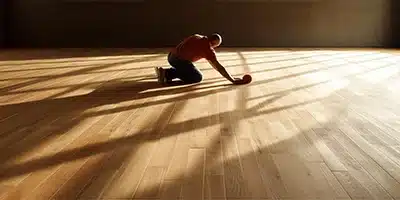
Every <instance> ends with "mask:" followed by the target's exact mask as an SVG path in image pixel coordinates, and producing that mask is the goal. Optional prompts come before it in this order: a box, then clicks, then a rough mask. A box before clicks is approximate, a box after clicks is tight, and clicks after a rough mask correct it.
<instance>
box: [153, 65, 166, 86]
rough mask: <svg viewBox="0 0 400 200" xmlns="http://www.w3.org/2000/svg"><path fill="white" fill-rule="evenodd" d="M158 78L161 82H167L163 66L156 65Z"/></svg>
mask: <svg viewBox="0 0 400 200" xmlns="http://www.w3.org/2000/svg"><path fill="white" fill-rule="evenodd" d="M154 70H155V71H156V74H157V79H158V82H159V83H160V84H165V71H164V70H163V69H162V68H161V67H155V68H154Z"/></svg>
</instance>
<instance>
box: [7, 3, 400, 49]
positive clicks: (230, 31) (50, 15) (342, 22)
mask: <svg viewBox="0 0 400 200" xmlns="http://www.w3.org/2000/svg"><path fill="white" fill-rule="evenodd" d="M66 1H68V0H35V1H32V0H13V4H12V10H11V11H12V13H13V14H12V16H13V18H12V22H11V23H10V24H11V26H10V27H11V29H10V35H11V36H12V37H11V41H12V43H13V44H14V45H17V46H47V47H162V46H171V45H175V44H176V43H177V42H179V40H180V39H182V38H183V37H185V36H187V35H189V34H192V33H201V34H207V33H212V32H219V33H221V34H222V35H223V37H224V45H225V46H268V47H282V46H292V47H295V46H345V47H354V46H357V47H360V46H361V47H364V46H367V47H379V46H387V45H388V44H391V42H392V40H393V37H394V36H393V34H392V32H391V29H390V26H391V23H392V21H391V15H390V12H389V11H390V9H391V7H390V5H391V4H390V3H391V2H390V1H391V0H169V1H167V0H131V2H129V0H108V1H109V2H107V1H106V0H102V2H88V3H76V2H66ZM75 1H79V0H75ZM81 1H87V0H81ZM262 1H264V2H262ZM394 1H396V0H394ZM112 2H114V3H112Z"/></svg>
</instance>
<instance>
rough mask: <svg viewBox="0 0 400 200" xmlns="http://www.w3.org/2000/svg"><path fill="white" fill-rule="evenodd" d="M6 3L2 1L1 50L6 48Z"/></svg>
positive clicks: (0, 9) (0, 15)
mask: <svg viewBox="0 0 400 200" xmlns="http://www.w3.org/2000/svg"><path fill="white" fill-rule="evenodd" d="M5 11H6V3H5V0H2V1H0V48H2V47H4V46H5V33H6V25H5V22H6V19H5V18H6V14H5Z"/></svg>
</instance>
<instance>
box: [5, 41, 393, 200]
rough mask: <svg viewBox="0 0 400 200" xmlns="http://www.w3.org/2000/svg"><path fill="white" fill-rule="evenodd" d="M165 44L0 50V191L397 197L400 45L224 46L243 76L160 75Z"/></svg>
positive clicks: (69, 196)
mask: <svg viewBox="0 0 400 200" xmlns="http://www.w3.org/2000/svg"><path fill="white" fill-rule="evenodd" d="M166 53H167V52H166V51H160V52H158V51H155V52H154V51H150V50H146V51H144V50H142V51H140V52H139V51H135V50H123V49H122V50H121V49H117V50H79V49H71V50H42V51H40V50H32V51H29V50H26V51H22V50H21V51H15V50H14V51H7V52H2V53H0V60H1V61H0V148H1V150H0V199H1V200H6V199H7V200H8V199H12V200H17V199H18V200H19V199H32V200H41V199H60V200H74V199H165V200H174V199H189V200H198V199H199V200H200V199H204V200H211V199H213V200H239V199H243V200H244V199H246V200H250V199H251V200H253V199H254V200H259V199H281V200H300V199H301V200H312V199H320V200H333V199H341V200H348V199H376V200H386V199H398V200H400V107H399V99H400V79H399V78H400V77H399V75H400V74H399V73H400V52H399V51H389V50H379V49H364V50H359V49H358V50H357V49H319V50H317V49H247V50H246V49H242V50H240V49H225V50H221V51H219V52H218V57H219V58H220V61H221V63H222V64H223V65H225V66H226V67H227V69H228V71H229V72H230V73H232V74H234V75H236V76H241V75H242V74H243V73H251V74H252V76H253V82H252V83H251V84H249V85H242V86H234V85H231V84H230V83H229V82H228V81H226V80H225V79H223V78H221V76H220V75H219V74H218V73H217V72H216V71H214V70H213V69H212V68H211V67H210V66H209V65H208V64H207V63H205V62H199V63H198V64H197V66H198V67H199V69H200V70H201V71H202V72H203V75H204V81H203V82H202V83H200V84H194V85H175V86H169V87H161V86H159V85H158V84H157V82H156V79H155V75H154V71H153V67H154V66H167V65H168V63H167V61H166Z"/></svg>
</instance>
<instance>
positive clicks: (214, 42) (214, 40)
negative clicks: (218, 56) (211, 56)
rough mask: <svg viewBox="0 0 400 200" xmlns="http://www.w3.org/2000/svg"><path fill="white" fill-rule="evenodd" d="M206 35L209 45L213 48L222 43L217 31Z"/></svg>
mask: <svg viewBox="0 0 400 200" xmlns="http://www.w3.org/2000/svg"><path fill="white" fill-rule="evenodd" d="M207 37H208V40H209V41H210V44H211V47H213V48H216V47H218V46H219V45H221V43H222V37H221V36H220V35H219V34H217V33H214V34H211V35H209V36H207Z"/></svg>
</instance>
